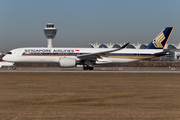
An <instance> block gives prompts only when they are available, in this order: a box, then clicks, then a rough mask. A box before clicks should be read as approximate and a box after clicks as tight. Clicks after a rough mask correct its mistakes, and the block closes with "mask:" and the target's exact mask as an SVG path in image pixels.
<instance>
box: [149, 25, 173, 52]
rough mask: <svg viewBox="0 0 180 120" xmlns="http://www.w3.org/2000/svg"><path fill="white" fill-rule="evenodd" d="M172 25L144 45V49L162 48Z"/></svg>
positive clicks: (171, 29)
mask: <svg viewBox="0 0 180 120" xmlns="http://www.w3.org/2000/svg"><path fill="white" fill-rule="evenodd" d="M173 28H174V27H167V28H165V29H163V30H162V31H161V32H160V33H159V34H158V36H157V37H156V38H155V39H154V40H153V41H152V42H151V43H150V44H149V45H148V46H147V47H146V49H164V47H165V45H166V43H167V41H168V39H169V37H170V35H171V33H172V31H173Z"/></svg>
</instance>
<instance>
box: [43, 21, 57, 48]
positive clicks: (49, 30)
mask: <svg viewBox="0 0 180 120" xmlns="http://www.w3.org/2000/svg"><path fill="white" fill-rule="evenodd" d="M56 32H57V29H56V28H55V27H54V24H53V23H47V24H46V28H44V34H45V36H46V38H47V47H48V48H52V40H53V39H54V38H55V35H56Z"/></svg>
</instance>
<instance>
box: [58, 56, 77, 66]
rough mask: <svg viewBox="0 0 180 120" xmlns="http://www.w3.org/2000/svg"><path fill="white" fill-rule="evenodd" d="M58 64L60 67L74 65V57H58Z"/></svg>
mask: <svg viewBox="0 0 180 120" xmlns="http://www.w3.org/2000/svg"><path fill="white" fill-rule="evenodd" d="M59 66H60V67H75V66H76V59H74V58H68V57H62V58H59Z"/></svg>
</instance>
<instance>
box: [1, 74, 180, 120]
mask: <svg viewBox="0 0 180 120" xmlns="http://www.w3.org/2000/svg"><path fill="white" fill-rule="evenodd" d="M179 93H180V75H179V74H175V73H172V74H171V73H169V74H168V73H0V120H8V119H13V120H32V119H33V120H34V119H37V120H40V119H43V120H51V119H61V120H62V119H65V120H67V119H85V120H87V119H93V120H94V119H97V120H99V119H103V120H110V119H124V120H130V119H133V120H152V119H156V120H157V119H164V120H169V119H180V102H179V101H180V94H179Z"/></svg>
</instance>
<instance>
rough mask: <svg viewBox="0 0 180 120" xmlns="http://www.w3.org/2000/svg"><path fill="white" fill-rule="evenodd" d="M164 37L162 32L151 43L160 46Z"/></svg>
mask: <svg viewBox="0 0 180 120" xmlns="http://www.w3.org/2000/svg"><path fill="white" fill-rule="evenodd" d="M164 39H165V36H164V33H161V35H159V36H158V37H157V38H156V39H155V40H154V41H153V44H154V46H155V47H156V48H162V47H163V45H162V42H163V40H164Z"/></svg>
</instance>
